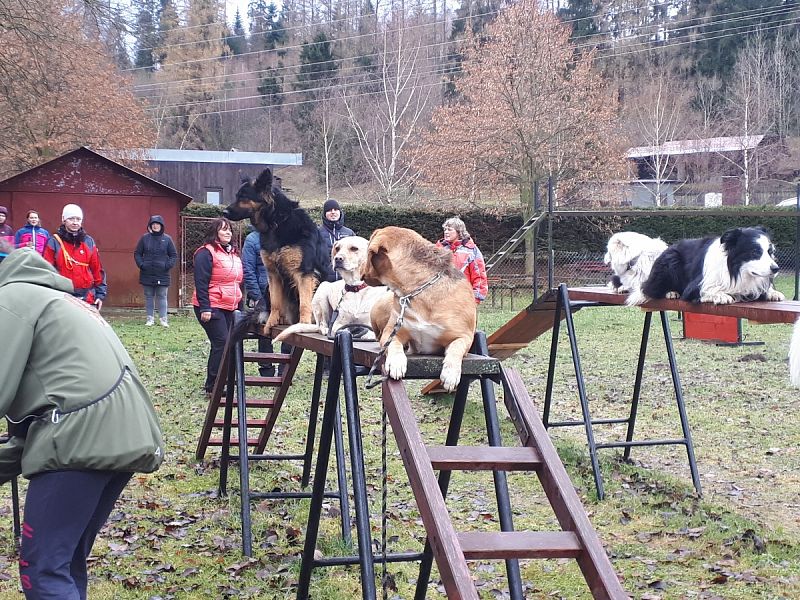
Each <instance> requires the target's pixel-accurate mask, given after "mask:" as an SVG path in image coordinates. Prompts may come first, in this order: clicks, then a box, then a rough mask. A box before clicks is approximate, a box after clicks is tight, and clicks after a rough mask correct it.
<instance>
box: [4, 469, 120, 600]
mask: <svg viewBox="0 0 800 600" xmlns="http://www.w3.org/2000/svg"><path fill="white" fill-rule="evenodd" d="M131 475H132V474H131V473H114V472H111V471H53V472H51V473H40V474H39V475H34V476H33V477H31V480H30V483H29V484H28V494H27V496H26V497H25V517H24V521H23V523H22V547H21V549H20V558H19V576H20V583H21V584H22V590H23V592H24V594H25V597H26V598H27V599H28V600H50V599H52V600H85V599H86V586H87V582H88V576H87V573H86V558H87V557H88V556H89V553H90V552H91V551H92V545H93V544H94V538H95V536H96V535H97V532H98V531H100V528H101V527H103V525H104V524H105V522H106V519H108V515H109V514H111V510H112V509H113V508H114V503H115V502H116V501H117V498H119V495H120V494H121V493H122V490H123V489H124V488H125V485H126V484H127V483H128V480H129V479H130V478H131Z"/></svg>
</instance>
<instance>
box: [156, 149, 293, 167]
mask: <svg viewBox="0 0 800 600" xmlns="http://www.w3.org/2000/svg"><path fill="white" fill-rule="evenodd" d="M142 152H143V153H144V154H145V156H146V157H147V160H152V161H155V162H163V161H169V162H200V163H217V164H220V163H223V164H224V163H227V164H246V165H274V166H287V167H288V166H292V167H299V166H302V165H303V155H302V154H301V153H293V152H239V151H229V152H224V151H219V150H171V149H164V148H155V149H148V150H142Z"/></svg>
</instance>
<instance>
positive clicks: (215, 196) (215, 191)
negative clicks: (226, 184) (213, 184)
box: [206, 188, 222, 204]
mask: <svg viewBox="0 0 800 600" xmlns="http://www.w3.org/2000/svg"><path fill="white" fill-rule="evenodd" d="M206 204H222V188H206Z"/></svg>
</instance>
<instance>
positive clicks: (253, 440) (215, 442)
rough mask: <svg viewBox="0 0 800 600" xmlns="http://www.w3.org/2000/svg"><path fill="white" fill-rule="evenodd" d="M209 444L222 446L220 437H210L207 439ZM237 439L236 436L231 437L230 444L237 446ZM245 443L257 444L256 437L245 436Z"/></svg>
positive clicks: (249, 444)
mask: <svg viewBox="0 0 800 600" xmlns="http://www.w3.org/2000/svg"><path fill="white" fill-rule="evenodd" d="M208 445H209V446H222V438H218V437H212V438H209V440H208ZM238 445H239V440H238V439H237V438H231V443H230V446H231V447H233V446H238ZM247 445H248V446H258V438H247Z"/></svg>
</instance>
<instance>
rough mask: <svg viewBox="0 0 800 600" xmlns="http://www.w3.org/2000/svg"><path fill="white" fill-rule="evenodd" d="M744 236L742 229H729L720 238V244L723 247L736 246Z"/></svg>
mask: <svg viewBox="0 0 800 600" xmlns="http://www.w3.org/2000/svg"><path fill="white" fill-rule="evenodd" d="M741 235H742V228H741V227H736V228H735V229H728V231H726V232H725V233H723V234H722V236H721V237H720V238H719V243H720V244H722V245H723V246H728V245H734V244H736V242H737V241H738V239H739V238H740V237H741Z"/></svg>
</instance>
